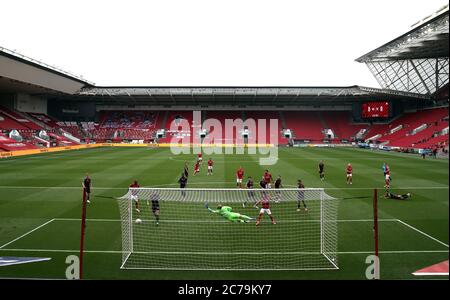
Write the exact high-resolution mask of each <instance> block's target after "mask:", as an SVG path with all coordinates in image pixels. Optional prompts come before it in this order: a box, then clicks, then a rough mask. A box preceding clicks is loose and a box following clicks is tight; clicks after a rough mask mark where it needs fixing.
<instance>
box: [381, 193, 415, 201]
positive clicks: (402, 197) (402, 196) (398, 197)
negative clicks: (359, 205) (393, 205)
mask: <svg viewBox="0 0 450 300" xmlns="http://www.w3.org/2000/svg"><path fill="white" fill-rule="evenodd" d="M410 197H411V193H406V194H392V193H391V192H388V193H387V194H386V195H385V198H389V199H396V200H406V199H408V198H410Z"/></svg>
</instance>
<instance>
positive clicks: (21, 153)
mask: <svg viewBox="0 0 450 300" xmlns="http://www.w3.org/2000/svg"><path fill="white" fill-rule="evenodd" d="M98 147H155V148H172V147H179V148H185V147H199V148H200V147H202V148H210V147H223V148H228V147H230V148H236V147H244V148H273V147H274V145H273V144H245V145H237V144H175V143H161V144H131V143H99V144H87V145H75V146H64V147H52V148H42V149H29V150H17V151H5V152H0V158H7V157H13V156H24V155H34V154H42V153H48V152H61V151H68V150H80V149H88V148H98Z"/></svg>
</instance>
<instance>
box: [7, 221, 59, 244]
mask: <svg viewBox="0 0 450 300" xmlns="http://www.w3.org/2000/svg"><path fill="white" fill-rule="evenodd" d="M54 220H55V219H51V220H49V221H47V222H45V223H44V224H41V225H39V226H38V227H36V228H34V229H32V230H30V231H28V232H26V233H24V234H22V235H21V236H19V237H18V238H15V239H14V240H12V241H10V242H8V243H6V244H4V245H2V246H0V249H2V248H4V247H6V246H8V245H9V244H12V243H14V242H16V241H18V240H20V239H21V238H23V237H25V236H27V235H29V234H30V233H32V232H34V231H36V230H38V229H39V228H42V227H44V226H45V225H48V224H50V223H51V222H53V221H54Z"/></svg>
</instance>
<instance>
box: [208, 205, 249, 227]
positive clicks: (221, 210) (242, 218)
mask: <svg viewBox="0 0 450 300" xmlns="http://www.w3.org/2000/svg"><path fill="white" fill-rule="evenodd" d="M205 207H206V208H207V209H208V211H210V212H212V213H215V214H219V215H221V216H222V217H224V218H225V219H227V220H228V221H230V222H233V223H238V222H239V223H248V222H250V221H253V220H255V218H252V217H249V216H246V215H242V214H240V213H236V212H233V211H232V210H233V209H232V208H231V207H230V206H222V205H219V206H217V209H216V210H214V209H211V208H209V206H208V203H205Z"/></svg>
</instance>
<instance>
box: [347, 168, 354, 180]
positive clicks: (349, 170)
mask: <svg viewBox="0 0 450 300" xmlns="http://www.w3.org/2000/svg"><path fill="white" fill-rule="evenodd" d="M352 177H353V167H352V165H351V164H348V165H347V184H352V183H353V178H352Z"/></svg>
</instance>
